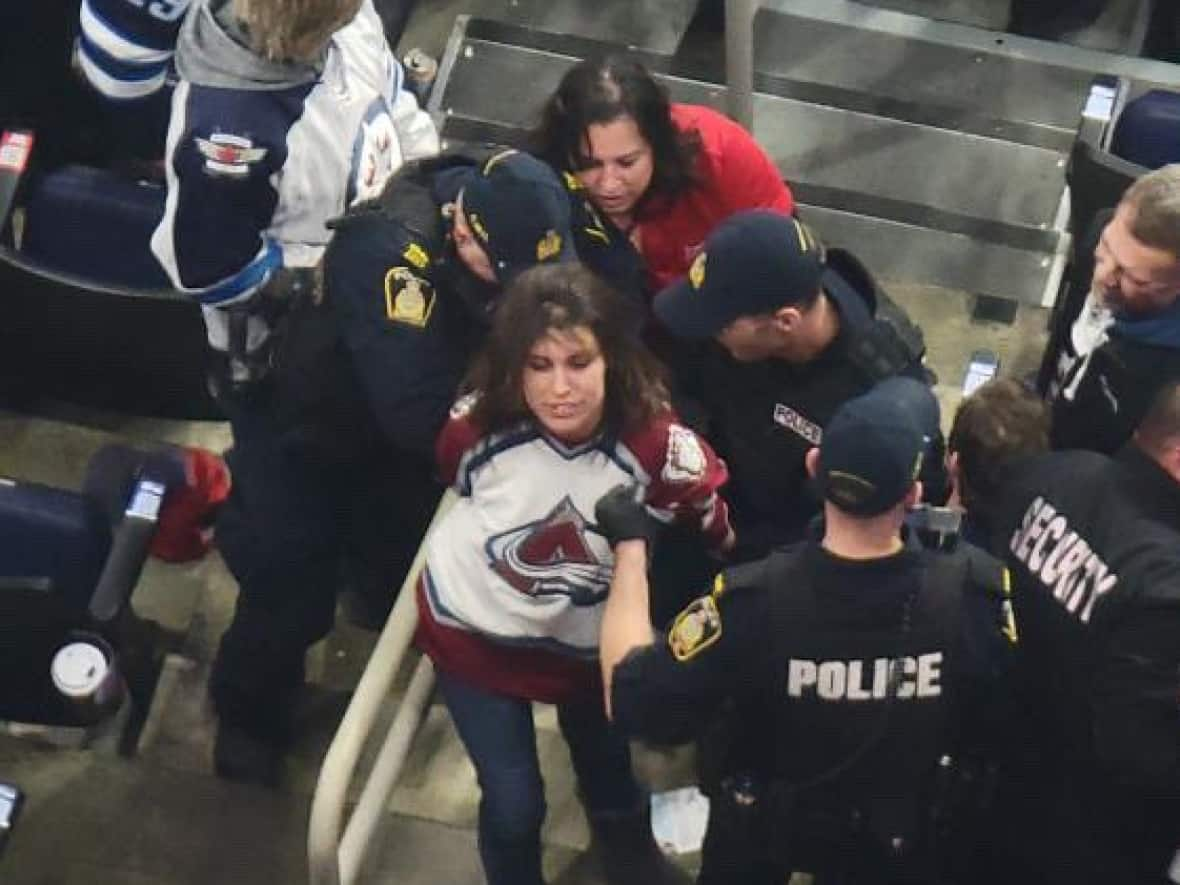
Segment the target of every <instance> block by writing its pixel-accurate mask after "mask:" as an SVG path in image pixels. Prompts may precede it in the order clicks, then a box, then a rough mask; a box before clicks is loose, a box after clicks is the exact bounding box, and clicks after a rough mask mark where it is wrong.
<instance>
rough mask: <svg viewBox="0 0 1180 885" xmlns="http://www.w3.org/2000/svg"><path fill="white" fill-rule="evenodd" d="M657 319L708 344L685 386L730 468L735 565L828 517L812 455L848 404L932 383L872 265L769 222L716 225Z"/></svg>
mask: <svg viewBox="0 0 1180 885" xmlns="http://www.w3.org/2000/svg"><path fill="white" fill-rule="evenodd" d="M655 312H656V316H657V317H658V319H659V320H660V322H662V323H663V324H664V325H665V326H666V327H667V328H668V329H669V330H670V331H671V332H672V333H673V334H674V335H677V336H679V337H680V338H683V339H696V340H702V341H707V342H708V343H707V346H706V349H705V351H704V352H703V353H702V356H701V365H700V372H699V376H700V377H699V379H695V380H694V379H686V378H683V377H682V378H680V379H678V380H680V381H681V382H682V383H684V386H685V387H686V388H687V390H686V392H687V393H688V394H689V395H690V396H697V397H699V398H700V400H701V402H702V404H703V406H704V410H705V412H706V415H707V421H708V424H707V427H706V428H705V432H706V435H707V436H708V437H709V439H710V441H711V442H712V443H713V444H714V446H715V447H716V448H717V451H718V453H720V454H721V455H723V456H724V457H725V459H726V461H727V463H728V464H729V468H730V473H731V475H732V477H733V479H732V482H731V484H730V487H729V489H728V490H727V492H726V496H727V497H728V498H729V500H730V502H731V505H732V508H733V514H734V518H735V523H736V528H737V542H738V551H737V554H736V555H737V558H739V559H750V558H755V557H757V556H761V555H764V554H765V553H766V552H767V551H768V550H769V549H770V548H771V547H773V546H775V545H777V544H781V543H784V542H789V541H794V540H798V539H799V538H800V537H802V535H803V532H804V528H805V527H806V525H807V523H808V521H809V520H810V519H811V518H812V517H814V516H815V515H816V514H817V513H818V512H819V510H820V501H819V500H818V499H817V498H816V497H815V496H814V495H812V494H811V493H810V491H809V489H808V488H807V484H806V482H805V480H806V471H805V469H804V463H803V459H804V455H806V453H807V451H808V449H810V448H812V447H814V446H817V445H819V444H820V436H821V432H820V428H822V427H823V426H824V424H826V423H827V422H828V420H829V419H830V418H831V417H832V415H833V414H834V413H835V411H836V409H837V407H839V406H840V404H841V403H843V402H845V401H846V400H848V399H851V398H852V397H854V396H857V395H859V394H861V393H864V392H865V391H866V390H868V389H869V388H870V387H872V386H873V385H874V384H876V383H877V382H879V381H881V380H883V379H885V378H889V377H891V376H894V375H908V376H910V377H913V378H916V379H919V380H923V381H924V380H925V379H926V375H927V373H926V371H925V369H924V368H923V366H922V357H923V353H924V349H925V348H924V343H923V340H922V333H921V330H919V329H918V328H917V327H916V326H914V325H913V323H911V322H910V320H909V319H908V318H907V317H906V316H905V314H904V313H903V312H902V311H901V310H900V308H898V307H897V306H896V305H895V304H893V303H892V302H891V301H889V300H888V298H887V297H886V296H885V295H884V293H883V292H882V291H881V290H880V288H879V287H878V286H877V285H876V283H875V282H874V280H873V278H872V276H871V275H870V274H869V273H868V271H867V270H866V269H865V268H864V267H863V265H861V264H860V262H859V261H857V260H856V258H855V257H853V256H852V255H850V254H849V253H847V252H844V251H842V250H838V249H825V248H824V246H823V245H822V244H821V243H820V241H819V240H818V239H817V238H816V236H815V235H814V233H812V231H811V230H810V228H808V227H807V225H805V224H803V223H802V222H800V221H798V220H796V219H794V218H791V217H789V216H786V215H781V214H778V213H774V212H768V211H761V210H754V211H748V212H741V213H738V214H737V215H734V216H732V217H730V218H729V219H727V220H726V221H725V222H723V223H722V224H720V225H719V226H718V227H717V229H716V230H714V232H713V233H712V234H711V235H710V236H709V238H708V239H707V240H706V241H705V245H704V249H703V251H702V252H701V254H700V255H699V256H698V257H697V259H696V261H695V262H694V263H693V265H692V267H691V269H690V271H689V274H688V277H687V278H686V279H685V280H682V281H680V282H678V283H676V284H675V285H673V286H671V287H669V288H668V289H665V290H664V291H663V292H661V293H660V294H659V295H658V296H657V297H656V299H655ZM708 339H713V340H712V341H708ZM694 388H695V389H694ZM930 442H931V444H932V452H931V453H930V454H932V455H934V457H928V458H926V459H925V461H926V469H927V470H932V471H934V473H924V474H923V477H922V480H923V482H924V483H925V484H926V486H927V491H928V493H929V494H930V495H932V496H933V497H935V498H939V497H940V495H941V493H942V492H943V491H944V488H943V487H944V485H945V475H944V474H943V473H942V457H941V447H942V440H941V435H937V438H936V439H933V440H931V441H930Z"/></svg>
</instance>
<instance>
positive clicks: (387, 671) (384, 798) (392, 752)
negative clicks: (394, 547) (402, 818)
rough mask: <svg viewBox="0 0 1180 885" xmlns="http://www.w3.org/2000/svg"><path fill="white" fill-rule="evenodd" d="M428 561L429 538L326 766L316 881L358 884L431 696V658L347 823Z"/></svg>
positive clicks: (312, 832) (313, 853)
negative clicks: (350, 798)
mask: <svg viewBox="0 0 1180 885" xmlns="http://www.w3.org/2000/svg"><path fill="white" fill-rule="evenodd" d="M453 501H454V493H453V492H451V491H450V490H448V491H447V492H446V493H445V494H444V495H443V497H442V500H441V501H439V505H438V509H437V510H436V511H435V514H434V519H433V520H431V523H430V528H428V529H427V536H429V534H430V531H431V529H433V528H434V526H435V524H436V523H437V522H438V521H439V519H440V518H442V516H443V514H444V513H446V511H447V509H448V508H449V507H450V506H451V503H452V502H453ZM425 559H426V544H425V543H423V544H422V545H421V546H420V547H419V548H418V554H417V556H415V557H414V563H413V565H412V566H411V567H410V571H409V573H408V574H407V575H406V580H405V582H404V583H403V584H402V588H401V591H400V593H399V594H398V597H397V602H395V603H394V606H393V611H392V612H391V613H390V615H389V620H388V621H386V622H385V628H384V629H383V630H382V631H381V636H380V637H379V638H378V640H377V645H376V646H375V647H374V649H373V654H372V656H371V657H370V658H369V663H368V664H367V665H365V671H364V673H362V674H361V678H360V681H359V682H358V683H357V687H356V691H355V692H354V693H353V696H352V700H351V701H350V702H349V704H348V709H347V710H346V711H345V713H344V718H343V719H342V720H341V722H340V727H339V728H338V729H337V730H336V736H335V737H333V738H332V744H331V746H330V747H328V752H327V754H326V755H325V756H324V762H323V765H321V767H320V776H319V780H318V781H317V782H316V789H315V796H314V797H313V798H312V803H311V819H310V822H309V824H308V832H307V860H308V867H309V870H310V878H311V883H312V885H352V883H354V882H355V881H356V877H357V873H358V871H359V870H360V866H361V863H362V861H363V860H364V855H365V851H366V849H367V848H368V846H369V842H370V841H371V838H372V835H373V832H374V830H375V829H376V827H377V824H378V823H379V822H380V820H381V816H382V814H383V813H384V810H385V805H386V803H387V802H388V800H389V795H390V793H391V792H392V791H393V788H394V786H395V785H396V783H397V778H398V775H399V774H400V773H401V769H402V766H403V764H404V763H405V759H406V755H407V754H408V753H409V749H410V743H411V741H412V740H413V737H414V734H415V732H416V731H417V730H418V725H419V724H420V723H421V720H422V714H423V711H424V710H425V709H426V705H427V704H428V703H429V701H430V692H431V689H432V688H433V686H434V668H433V666H432V665H431V663H430V660H429V659H428V658H423V659H422V660H420V661H419V662H418V665H417V667H416V668H415V670H414V675H413V677H412V678H411V679H410V685H409V688H407V689H406V693H405V696H404V697H403V698H402V702H401V704H400V705H399V707H398V711H397V715H396V716H395V717H394V720H393V722H392V724H391V725H390V726H389V731H388V732H387V734H386V737H385V740H384V742H383V745H382V748H381V751H380V753H379V754H378V756H377V761H376V763H375V764H374V766H373V770H372V772H370V774H369V778H368V780H367V781H366V782H365V786H364V789H363V790H362V792H361V798H360V800H359V801H358V803H357V806H356V808H355V809H354V810H353V813H352V817H351V818H350V820H349V821H348V825H347V827H346V828H345V827H344V825H343V824H344V804H345V800H346V798H347V795H348V787H349V784H350V783H351V782H352V778H353V775H354V774H355V772H356V764H357V760H358V759H359V758H360V754H361V751H362V750H363V749H364V746H365V743H366V742H367V741H368V739H369V735H370V733H371V732H372V730H373V726H374V725H375V724H376V721H377V715H378V713H379V712H380V709H381V705H382V703H383V702H384V700H385V699H386V697H388V695H389V691H390V689H391V688H392V686H393V682H394V680H395V679H396V678H397V674H398V671H399V670H400V669H401V666H402V661H403V660H404V659H405V656H406V652H407V651H409V648H410V644H411V642H412V641H413V639H414V630H415V629H416V628H417V625H418V608H417V601H416V598H415V597H416V593H415V586H416V584H417V582H418V576H419V574H421V571H422V566H423V563H424V561H425Z"/></svg>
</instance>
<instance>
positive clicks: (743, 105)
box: [725, 0, 758, 130]
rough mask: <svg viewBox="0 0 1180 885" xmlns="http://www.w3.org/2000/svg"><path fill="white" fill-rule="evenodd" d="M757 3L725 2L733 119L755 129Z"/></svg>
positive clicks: (754, 0)
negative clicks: (755, 22) (755, 32)
mask: <svg viewBox="0 0 1180 885" xmlns="http://www.w3.org/2000/svg"><path fill="white" fill-rule="evenodd" d="M757 7H758V2H757V0H725V82H726V85H727V87H728V93H727V96H726V99H727V105H728V108H729V116H731V117H732V118H733V119H734V120H736V121H737V122H739V123H741V124H742V125H743V126H745V127H746V129H747V130H751V129H753V126H754V10H755V9H757Z"/></svg>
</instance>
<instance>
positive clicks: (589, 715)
mask: <svg viewBox="0 0 1180 885" xmlns="http://www.w3.org/2000/svg"><path fill="white" fill-rule="evenodd" d="M438 684H439V688H440V690H441V691H442V696H443V700H444V701H445V702H446V705H447V709H449V710H450V712H451V718H452V719H453V720H454V721H455V727H456V728H457V729H458V731H459V737H460V738H461V739H462V741H463V745H464V746H465V747H466V748H467V754H468V755H469V756H470V757H471V761H472V762H473V763H474V765H475V771H476V774H477V775H478V777H479V786H480V789H481V791H482V794H483V795H482V796H481V798H480V803H479V855H480V858H481V860H482V861H483V867H484V873H485V875H486V876H487V879H488V885H543V883H544V879H543V878H542V877H541V824H542V822H543V821H544V820H545V789H544V783H543V782H542V780H541V769H540V765H539V762H538V759H537V736H536V733H535V731H534V729H533V710H532V704H531V703H530V702H528V701H522V700H519V699H518V698H511V697H507V696H505V695H498V694H493V693H491V692H487V691H484V690H483V689H480V688H476V687H475V686H473V685H471V684H470V683H468V682H465V681H463V680H462V679H459V678H456V677H455V676H451V675H448V674H447V673H443V672H441V671H440V672H439V674H438ZM557 721H558V724H559V725H560V726H561V733H562V735H563V736H564V737H565V740H566V743H567V744H568V745H569V749H570V758H571V760H572V761H573V765H574V774H575V775H576V776H577V779H578V790H579V792H580V794H581V798H582V804H583V805H584V806H585V808H586V813H587V815H588V816H589V817H590V818H591V819H592V820H593V819H594V818H595V817H597V816H608V815H613V814H625V813H628V812H634V811H635V809H636V808H637V807H639V806H640V805H641V804H642V803H643V802H644V801H646V797H645V795H644V793H643V791H642V790H641V789H640V787H639V785H638V784H637V783H636V782H635V778H634V776H633V775H632V773H631V751H630V748H629V746H628V744H627V740H626V738H624V737H623V736H622V735H620V734H618V732H616V731H615V730H614V729H613V728H612V727H611V726H610V724H609V723H608V722H607V721H606V716H605V714H604V712H603V709H602V702H601V700H600V699H598V698H592V699H590V700H589V702H578V703H568V704H559V705H558V707H557Z"/></svg>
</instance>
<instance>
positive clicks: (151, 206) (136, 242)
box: [22, 166, 170, 289]
mask: <svg viewBox="0 0 1180 885" xmlns="http://www.w3.org/2000/svg"><path fill="white" fill-rule="evenodd" d="M164 197H165V188H164V186H163V185H160V184H152V183H146V182H137V181H133V180H131V179H129V178H125V177H123V176H121V175H119V174H117V173H114V172H110V171H107V170H105V169H94V168H91V167H89V166H63V167H62V168H60V169H55V170H53V171H52V172H49V173H47V174H45V175H43V176H40V177H39V178H37V179H35V180H34V181H32V182H30V189H29V193H28V197H27V199H26V201H25V231H24V239H23V242H22V251H23V252H24V253H25V254H26V255H27V256H29V257H30V258H34V259H36V260H37V261H39V262H41V263H43V264H44V265H45V266H47V267H48V268H50V269H52V270H55V271H64V272H66V273H72V274H77V275H79V276H82V277H85V278H87V279H91V280H94V281H96V282H99V283H105V284H107V285H114V286H126V287H130V288H134V289H164V288H168V287H169V286H170V284H169V282H168V278H167V277H166V276H165V274H164V270H163V268H161V267H160V265H159V263H158V262H157V261H156V259H155V257H154V256H153V255H152V252H151V247H150V242H151V236H152V231H154V230H155V228H156V225H157V224H159V222H160V219H161V218H162V217H163V215H164Z"/></svg>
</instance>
